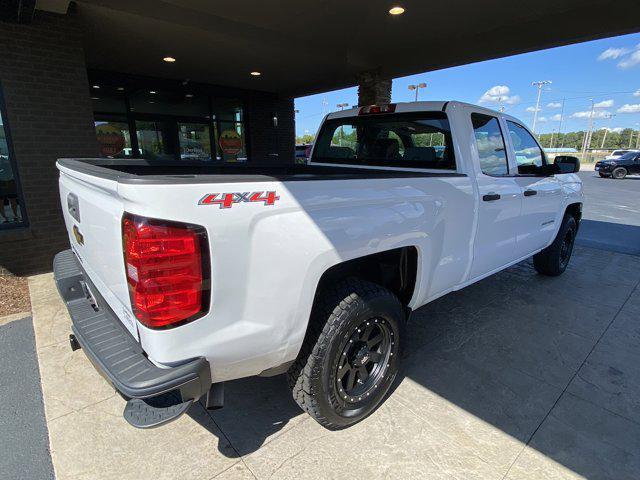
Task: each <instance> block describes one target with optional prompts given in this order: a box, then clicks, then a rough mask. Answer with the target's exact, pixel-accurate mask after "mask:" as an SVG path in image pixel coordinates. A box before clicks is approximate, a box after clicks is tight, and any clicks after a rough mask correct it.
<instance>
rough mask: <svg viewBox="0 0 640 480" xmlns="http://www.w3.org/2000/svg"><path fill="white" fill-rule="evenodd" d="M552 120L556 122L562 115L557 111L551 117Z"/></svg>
mask: <svg viewBox="0 0 640 480" xmlns="http://www.w3.org/2000/svg"><path fill="white" fill-rule="evenodd" d="M551 120H553V121H554V122H559V121H560V120H562V115H560V114H559V113H556V114H555V115H554V116H553V117H551Z"/></svg>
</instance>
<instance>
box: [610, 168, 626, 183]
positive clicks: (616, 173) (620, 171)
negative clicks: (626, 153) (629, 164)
mask: <svg viewBox="0 0 640 480" xmlns="http://www.w3.org/2000/svg"><path fill="white" fill-rule="evenodd" d="M627 173H629V172H627V169H626V168H624V167H617V168H615V169H614V170H613V172H611V177H612V178H615V179H616V180H622V179H623V178H624V177H626V176H627Z"/></svg>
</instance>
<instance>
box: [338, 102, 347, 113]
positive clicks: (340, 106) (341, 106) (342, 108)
mask: <svg viewBox="0 0 640 480" xmlns="http://www.w3.org/2000/svg"><path fill="white" fill-rule="evenodd" d="M348 106H349V104H348V103H339V104H337V105H336V107H338V108H339V109H340V111H342V110H344V107H348Z"/></svg>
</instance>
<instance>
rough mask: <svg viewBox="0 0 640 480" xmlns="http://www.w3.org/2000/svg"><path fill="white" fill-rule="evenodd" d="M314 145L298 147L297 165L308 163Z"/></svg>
mask: <svg viewBox="0 0 640 480" xmlns="http://www.w3.org/2000/svg"><path fill="white" fill-rule="evenodd" d="M312 146H313V145H296V163H307V159H308V158H309V157H310V156H311V147H312Z"/></svg>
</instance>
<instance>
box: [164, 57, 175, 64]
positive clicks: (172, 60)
mask: <svg viewBox="0 0 640 480" xmlns="http://www.w3.org/2000/svg"><path fill="white" fill-rule="evenodd" d="M162 60H164V61H165V62H167V63H173V62H175V61H176V59H175V58H173V57H164V58H163V59H162Z"/></svg>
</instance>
